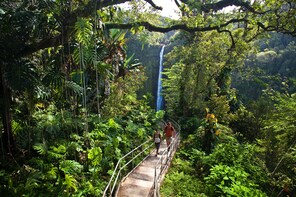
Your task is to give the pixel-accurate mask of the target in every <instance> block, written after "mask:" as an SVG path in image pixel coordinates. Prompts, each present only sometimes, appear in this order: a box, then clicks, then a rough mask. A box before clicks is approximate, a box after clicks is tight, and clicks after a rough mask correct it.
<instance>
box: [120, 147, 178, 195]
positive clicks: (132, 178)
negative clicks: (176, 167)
mask: <svg viewBox="0 0 296 197" xmlns="http://www.w3.org/2000/svg"><path fill="white" fill-rule="evenodd" d="M166 149H167V147H166V142H165V141H162V143H161V146H160V149H159V155H157V156H155V155H156V150H155V149H154V150H153V152H151V153H150V155H149V156H148V157H147V158H146V160H144V161H143V162H142V164H141V165H139V166H138V167H137V168H136V169H135V170H134V171H133V172H132V173H131V174H130V175H129V176H128V177H126V179H124V180H123V181H122V182H121V184H120V186H119V190H118V193H117V196H118V197H146V196H153V194H154V192H155V191H154V179H155V178H154V177H155V169H156V175H159V173H160V169H161V167H163V165H164V164H161V162H159V160H160V159H162V160H163V161H165V160H167V158H168V153H167V151H166ZM174 152H175V151H172V152H169V154H172V155H171V157H172V156H173V154H174ZM163 153H164V154H163ZM161 155H163V156H161ZM161 157H162V158H161ZM168 161H170V160H168ZM161 165H162V166H161ZM155 167H156V168H155ZM163 174H164V173H163ZM157 177H158V176H157Z"/></svg>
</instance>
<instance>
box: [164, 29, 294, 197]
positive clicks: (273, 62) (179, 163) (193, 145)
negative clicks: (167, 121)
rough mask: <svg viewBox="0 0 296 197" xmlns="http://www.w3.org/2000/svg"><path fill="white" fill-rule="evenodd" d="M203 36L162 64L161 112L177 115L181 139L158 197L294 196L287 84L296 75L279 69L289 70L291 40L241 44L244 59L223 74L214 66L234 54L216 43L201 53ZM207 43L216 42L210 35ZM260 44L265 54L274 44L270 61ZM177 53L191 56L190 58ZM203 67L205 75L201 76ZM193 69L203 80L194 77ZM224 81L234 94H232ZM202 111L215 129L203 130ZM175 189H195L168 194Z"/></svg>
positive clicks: (290, 103)
mask: <svg viewBox="0 0 296 197" xmlns="http://www.w3.org/2000/svg"><path fill="white" fill-rule="evenodd" d="M203 36H204V35H196V37H197V38H199V39H200V41H197V42H189V43H188V44H187V45H185V46H183V49H181V48H180V47H179V48H176V49H175V51H172V52H171V53H170V54H168V55H167V56H168V57H167V58H168V60H170V62H169V63H168V65H170V64H171V65H172V66H171V67H170V68H167V70H166V72H165V74H166V75H167V79H165V80H164V84H165V87H166V90H165V92H166V94H165V96H166V97H167V98H166V101H167V103H166V105H167V112H168V113H171V114H172V115H173V114H178V115H179V116H180V115H181V116H182V118H183V120H182V125H183V126H182V127H183V135H184V137H185V139H184V140H183V143H182V146H181V151H180V152H179V154H178V157H177V158H176V159H175V161H174V162H173V165H172V169H171V170H170V172H169V174H168V175H167V177H166V179H165V181H164V185H163V187H162V189H161V193H162V195H163V196H285V195H292V194H293V193H294V192H295V191H296V187H295V181H296V179H295V177H296V174H295V166H293V164H295V145H296V144H295V112H296V111H295V109H296V108H295V91H294V90H295V89H294V88H295V83H294V82H293V81H294V80H295V77H296V76H295V73H293V72H292V73H290V72H289V73H285V72H284V70H285V69H286V68H289V69H293V68H295V64H293V60H294V59H293V58H291V57H292V54H293V55H295V50H293V46H294V40H295V39H293V38H289V37H287V36H286V37H285V36H280V35H278V34H271V35H270V36H271V38H270V39H262V40H258V41H256V42H255V43H252V44H253V45H250V44H248V45H249V47H244V48H243V49H244V53H243V54H242V53H237V57H236V61H232V63H233V65H232V66H229V67H228V68H229V70H228V72H227V73H225V72H223V70H221V68H219V67H218V66H217V65H219V60H220V61H221V60H223V59H222V58H224V59H225V60H227V58H231V57H232V56H233V53H235V51H233V52H232V53H224V54H223V53H221V52H220V51H219V52H218V51H215V48H216V47H217V48H221V45H220V44H222V43H223V42H225V40H226V39H221V40H220V42H219V43H217V42H218V41H217V40H216V42H215V43H214V44H212V45H210V46H208V47H207V46H206V45H204V42H207V39H206V38H207V37H203ZM218 38H221V35H219V37H218ZM211 40H215V37H213V35H212V36H211ZM281 40H282V42H281ZM260 43H267V44H266V45H265V46H266V47H270V46H272V45H273V43H277V44H274V48H275V47H277V49H278V52H277V53H276V52H274V54H273V55H274V58H271V57H270V55H271V53H269V52H268V51H270V50H272V49H269V50H267V49H266V48H264V46H263V44H261V45H260ZM280 43H282V44H280ZM216 45H217V46H216ZM242 46H244V45H242ZM257 46H260V47H261V48H256V47H257ZM199 48H200V49H199ZM180 49H181V50H180ZM240 50H242V49H240ZM260 50H262V51H264V52H262V51H260ZM274 50H275V49H274ZM181 51H190V53H191V54H195V55H192V56H190V59H189V58H187V56H185V53H182V52H181ZM196 51H198V52H196ZM205 53H206V55H205ZM263 53H264V56H262V54H263ZM277 54H278V55H277ZM285 54H290V55H291V56H288V55H285ZM214 55H215V57H211V56H214ZM205 57H206V58H208V57H209V60H208V59H207V60H206V58H205ZM194 58H196V59H194ZM262 58H264V59H262ZM281 58H284V60H283V59H281ZM225 62H226V63H224V65H225V66H226V65H228V63H229V62H227V61H225ZM263 62H264V64H263ZM283 62H290V63H288V64H283ZM260 63H261V64H260ZM207 64H208V65H207ZM220 64H221V63H220ZM222 65H223V61H222ZM206 66H208V68H205V69H202V68H203V67H206ZM225 66H224V67H225ZM196 67H197V68H199V69H198V70H197V71H198V73H201V72H202V74H200V75H198V73H197V74H196V70H195V69H196ZM222 68H223V67H222ZM282 68H283V69H282ZM275 69H276V71H275ZM281 71H282V72H281ZM178 73H181V76H182V77H180V75H178ZM192 73H194V74H192ZM220 79H224V81H223V83H221V84H222V85H223V86H220V85H219V80H220ZM231 79H234V80H233V81H232V84H233V86H234V87H237V89H234V88H233V87H231V85H230V84H231ZM264 80H265V81H264ZM263 83H264V84H265V85H262V84H263ZM257 87H260V89H256V88H257ZM198 90H199V91H198ZM195 91H198V92H197V93H195ZM251 91H257V94H254V93H253V92H251ZM238 95H242V96H238ZM254 99H256V100H254ZM205 108H209V109H207V115H206V113H205V112H204V111H201V110H204V109H205ZM209 111H210V113H213V114H215V115H216V116H217V120H218V121H217V120H215V121H216V122H217V126H215V127H216V129H215V128H214V127H213V128H209V126H207V125H208V124H210V122H211V120H210V117H211V116H212V118H215V116H214V115H211V114H209V113H208V112H209ZM188 112H189V113H188ZM213 120H214V119H213ZM213 120H212V121H213ZM211 129H212V130H211ZM217 130H218V131H219V132H217ZM209 131H211V132H209ZM207 133H210V134H209V135H210V137H207V136H208V135H207ZM205 141H210V144H207V143H205ZM205 146H206V147H205ZM207 146H210V148H211V151H208V148H207ZM184 179H186V181H185V180H184ZM187 180H189V182H187ZM180 182H183V183H185V184H189V185H191V184H195V187H194V186H193V187H188V189H187V188H186V187H175V185H180Z"/></svg>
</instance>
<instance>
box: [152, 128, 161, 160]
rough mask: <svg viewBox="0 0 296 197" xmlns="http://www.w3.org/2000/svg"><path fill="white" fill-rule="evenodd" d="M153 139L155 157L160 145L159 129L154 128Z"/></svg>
mask: <svg viewBox="0 0 296 197" xmlns="http://www.w3.org/2000/svg"><path fill="white" fill-rule="evenodd" d="M153 141H154V143H155V148H156V155H155V157H156V156H157V155H158V151H159V147H160V143H161V134H160V132H159V130H156V131H155V132H154V135H153Z"/></svg>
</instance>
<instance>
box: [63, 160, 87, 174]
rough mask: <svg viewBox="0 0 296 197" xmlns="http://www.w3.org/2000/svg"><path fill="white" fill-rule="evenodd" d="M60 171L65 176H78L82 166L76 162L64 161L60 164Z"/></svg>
mask: <svg viewBox="0 0 296 197" xmlns="http://www.w3.org/2000/svg"><path fill="white" fill-rule="evenodd" d="M60 169H61V170H62V171H63V172H65V173H66V174H72V175H75V174H77V175H78V174H79V173H81V171H82V169H83V166H82V165H81V164H80V163H78V162H77V161H73V160H65V161H62V162H61V163H60Z"/></svg>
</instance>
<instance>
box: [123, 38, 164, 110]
mask: <svg viewBox="0 0 296 197" xmlns="http://www.w3.org/2000/svg"><path fill="white" fill-rule="evenodd" d="M127 47H128V48H127V55H128V57H130V56H132V55H133V54H134V57H133V59H138V60H139V61H140V62H141V63H142V65H143V66H144V67H145V71H146V76H147V77H148V79H147V81H146V82H145V84H144V87H143V89H142V90H141V91H140V92H139V94H140V95H144V94H148V93H149V94H151V95H152V96H153V98H154V100H153V101H152V102H151V107H153V108H155V102H156V100H155V98H156V93H157V79H158V68H159V52H160V49H161V46H156V45H154V46H146V47H144V48H142V44H141V43H140V42H139V41H137V40H133V39H132V40H129V42H128V43H127Z"/></svg>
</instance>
